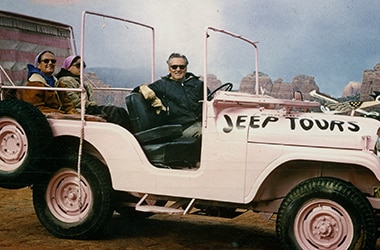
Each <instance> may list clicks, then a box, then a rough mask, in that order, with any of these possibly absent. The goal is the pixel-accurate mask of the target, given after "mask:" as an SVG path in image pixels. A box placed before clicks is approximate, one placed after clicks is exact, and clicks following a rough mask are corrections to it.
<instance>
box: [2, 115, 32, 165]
mask: <svg viewBox="0 0 380 250" xmlns="http://www.w3.org/2000/svg"><path fill="white" fill-rule="evenodd" d="M27 149H28V138H27V136H26V134H25V132H24V130H23V129H22V127H21V126H20V124H18V123H17V122H16V121H14V120H12V119H9V118H0V170H2V171H14V170H16V169H17V168H19V167H20V166H21V165H22V163H23V162H24V160H25V157H26V155H27V154H26V152H27Z"/></svg>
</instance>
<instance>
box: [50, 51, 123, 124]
mask: <svg viewBox="0 0 380 250" xmlns="http://www.w3.org/2000/svg"><path fill="white" fill-rule="evenodd" d="M82 63H83V68H86V64H85V63H84V62H83V61H82V59H81V57H80V56H75V55H73V56H69V57H67V58H66V59H65V60H64V61H63V64H62V67H61V70H60V71H59V73H58V74H57V75H56V77H57V78H58V82H59V84H60V85H64V86H66V88H80V73H81V64H82ZM84 88H85V90H86V102H85V109H86V112H85V113H86V114H89V115H98V116H101V117H104V118H105V119H106V120H107V121H108V122H112V123H115V124H119V125H120V126H122V127H124V128H127V129H129V117H128V112H127V110H126V109H124V108H122V107H117V106H112V105H107V106H98V104H97V102H96V101H95V99H94V90H93V88H92V87H91V85H90V84H88V82H86V81H85V82H84ZM67 96H68V98H69V99H70V100H71V102H72V103H73V104H74V106H75V110H76V111H77V112H78V113H80V112H81V93H80V92H75V91H72V92H67Z"/></svg>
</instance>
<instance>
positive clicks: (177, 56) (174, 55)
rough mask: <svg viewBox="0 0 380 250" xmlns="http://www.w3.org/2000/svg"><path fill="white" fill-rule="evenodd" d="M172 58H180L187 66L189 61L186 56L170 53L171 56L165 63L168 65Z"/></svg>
mask: <svg viewBox="0 0 380 250" xmlns="http://www.w3.org/2000/svg"><path fill="white" fill-rule="evenodd" d="M173 58H182V59H183V60H185V63H186V65H188V64H189V61H188V60H187V58H186V56H184V55H181V54H179V53H172V54H171V55H170V56H169V58H168V60H167V61H166V63H167V64H169V62H170V60H171V59H173Z"/></svg>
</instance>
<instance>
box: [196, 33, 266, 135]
mask: <svg viewBox="0 0 380 250" xmlns="http://www.w3.org/2000/svg"><path fill="white" fill-rule="evenodd" d="M210 31H213V32H217V33H222V34H224V35H227V36H230V37H232V38H236V39H238V40H241V41H242V42H245V43H247V44H249V45H252V47H253V50H254V57H255V58H254V68H255V89H254V93H255V94H256V95H259V69H258V67H259V66H258V64H259V62H258V61H259V59H258V47H257V43H258V42H254V41H252V40H250V39H248V38H245V37H243V36H241V35H237V34H234V33H232V32H229V31H226V30H222V29H218V28H214V27H211V26H208V27H207V28H206V29H205V48H204V73H203V74H204V84H203V109H202V110H203V113H202V119H203V121H202V124H203V126H202V127H203V128H205V127H207V108H208V107H207V106H208V105H207V102H208V100H207V93H208V88H207V86H208V79H207V78H208V77H207V76H208V39H209V38H210ZM210 102H212V100H210Z"/></svg>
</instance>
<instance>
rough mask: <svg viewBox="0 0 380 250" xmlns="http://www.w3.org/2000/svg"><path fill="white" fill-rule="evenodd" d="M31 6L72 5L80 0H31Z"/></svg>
mask: <svg viewBox="0 0 380 250" xmlns="http://www.w3.org/2000/svg"><path fill="white" fill-rule="evenodd" d="M31 2H32V4H38V5H65V6H67V5H74V4H78V3H80V2H82V1H81V0H32V1H31Z"/></svg>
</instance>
